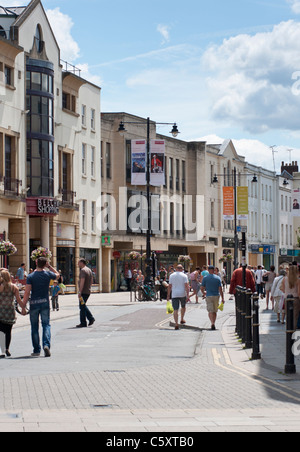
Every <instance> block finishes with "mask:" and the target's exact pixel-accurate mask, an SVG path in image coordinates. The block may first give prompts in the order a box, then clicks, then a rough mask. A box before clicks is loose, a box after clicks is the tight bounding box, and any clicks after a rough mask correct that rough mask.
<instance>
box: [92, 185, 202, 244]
mask: <svg viewBox="0 0 300 452" xmlns="http://www.w3.org/2000/svg"><path fill="white" fill-rule="evenodd" d="M97 207H98V208H99V210H101V212H100V213H99V215H98V216H97V227H98V228H99V229H100V230H101V231H102V233H103V232H104V233H105V232H114V231H119V232H123V233H124V232H132V233H136V234H138V233H145V232H146V231H147V230H148V229H149V221H148V218H150V230H151V233H152V234H154V235H162V234H163V233H164V232H167V233H179V234H182V233H183V232H184V237H185V240H186V241H199V240H202V239H203V237H204V217H205V202H204V196H203V195H194V196H193V195H184V196H180V195H176V194H175V195H173V196H168V195H164V194H162V195H158V194H151V197H150V205H148V200H147V195H146V194H145V193H136V192H132V191H129V190H128V189H127V187H120V188H119V192H118V194H117V196H115V195H112V194H102V195H101V197H99V198H98V200H97Z"/></svg>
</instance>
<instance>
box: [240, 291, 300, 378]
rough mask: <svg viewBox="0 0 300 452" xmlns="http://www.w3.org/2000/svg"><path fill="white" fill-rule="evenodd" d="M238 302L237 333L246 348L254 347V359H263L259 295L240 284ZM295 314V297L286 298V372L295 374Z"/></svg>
mask: <svg viewBox="0 0 300 452" xmlns="http://www.w3.org/2000/svg"><path fill="white" fill-rule="evenodd" d="M235 302H236V334H237V336H238V337H239V338H240V339H241V341H242V342H243V343H244V344H245V348H246V349H251V348H252V359H253V360H259V359H261V352H260V333H259V327H260V324H259V296H258V294H257V293H254V294H252V292H251V291H250V290H247V289H245V288H243V287H240V286H238V287H237V288H236V295H235ZM295 331H296V324H295V315H294V298H293V296H292V295H289V296H288V297H287V299H286V365H285V373H286V374H290V375H291V374H295V373H296V366H295V355H294V353H293V351H294V345H295V334H294V333H295Z"/></svg>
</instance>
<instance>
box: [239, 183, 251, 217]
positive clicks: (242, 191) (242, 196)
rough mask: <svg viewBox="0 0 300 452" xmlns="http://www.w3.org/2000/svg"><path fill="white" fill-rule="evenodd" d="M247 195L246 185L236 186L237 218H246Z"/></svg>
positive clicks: (247, 211)
mask: <svg viewBox="0 0 300 452" xmlns="http://www.w3.org/2000/svg"><path fill="white" fill-rule="evenodd" d="M248 215H249V196H248V187H237V219H238V220H248Z"/></svg>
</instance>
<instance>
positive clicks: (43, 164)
mask: <svg viewBox="0 0 300 452" xmlns="http://www.w3.org/2000/svg"><path fill="white" fill-rule="evenodd" d="M53 158H54V157H53V143H52V142H50V141H46V140H43V141H42V140H28V144H27V185H28V187H30V192H29V194H30V195H31V196H50V197H52V196H53V191H54V172H53V168H54V162H53Z"/></svg>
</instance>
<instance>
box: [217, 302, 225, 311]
mask: <svg viewBox="0 0 300 452" xmlns="http://www.w3.org/2000/svg"><path fill="white" fill-rule="evenodd" d="M218 309H219V311H221V312H223V311H224V303H221V304H220V306H219V307H218Z"/></svg>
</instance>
